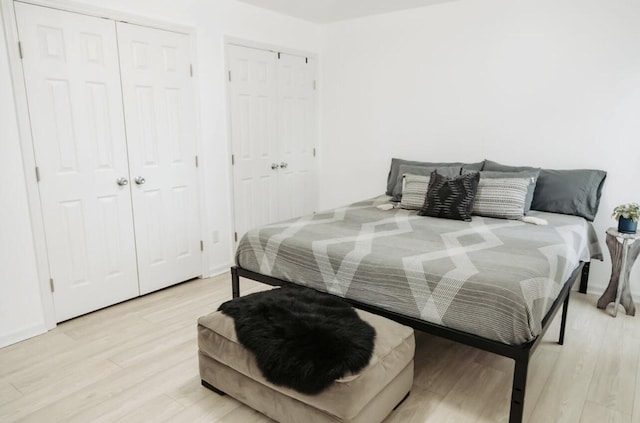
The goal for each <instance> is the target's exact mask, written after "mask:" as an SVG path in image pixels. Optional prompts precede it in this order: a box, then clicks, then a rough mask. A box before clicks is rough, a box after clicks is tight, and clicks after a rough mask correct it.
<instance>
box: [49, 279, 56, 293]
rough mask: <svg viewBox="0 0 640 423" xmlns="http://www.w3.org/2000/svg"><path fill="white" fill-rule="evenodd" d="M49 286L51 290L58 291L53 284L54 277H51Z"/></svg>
mask: <svg viewBox="0 0 640 423" xmlns="http://www.w3.org/2000/svg"><path fill="white" fill-rule="evenodd" d="M49 288H50V289H51V292H56V286H55V285H54V284H53V278H51V279H49Z"/></svg>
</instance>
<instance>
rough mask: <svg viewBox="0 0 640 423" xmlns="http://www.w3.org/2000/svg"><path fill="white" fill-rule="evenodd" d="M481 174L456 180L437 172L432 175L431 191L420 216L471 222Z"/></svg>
mask: <svg viewBox="0 0 640 423" xmlns="http://www.w3.org/2000/svg"><path fill="white" fill-rule="evenodd" d="M479 180H480V174H479V173H478V172H475V173H467V174H466V175H462V176H458V177H456V178H447V177H446V176H442V175H440V174H439V173H438V172H437V171H434V172H433V173H432V174H431V178H430V180H429V189H428V190H427V196H426V197H425V199H424V205H423V206H422V208H421V209H420V211H418V214H419V215H420V216H431V217H444V218H445V219H455V220H464V221H466V222H469V221H471V210H472V209H473V202H474V200H475V198H476V191H477V190H478V181H479Z"/></svg>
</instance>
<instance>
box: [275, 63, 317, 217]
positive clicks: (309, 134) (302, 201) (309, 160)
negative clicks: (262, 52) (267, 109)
mask: <svg viewBox="0 0 640 423" xmlns="http://www.w3.org/2000/svg"><path fill="white" fill-rule="evenodd" d="M310 60H311V59H308V58H306V57H302V56H294V55H290V54H285V53H280V58H279V60H278V62H277V63H278V146H279V148H278V151H279V154H278V155H279V158H280V170H279V173H280V175H279V179H278V181H279V184H280V187H279V201H278V204H279V205H280V216H279V218H280V219H290V218H292V217H296V216H302V215H305V214H309V213H311V212H313V211H315V210H316V197H317V187H316V181H317V179H316V166H315V157H314V147H315V141H316V113H315V86H314V84H315V82H314V81H315V72H314V70H315V66H314V64H313V63H310Z"/></svg>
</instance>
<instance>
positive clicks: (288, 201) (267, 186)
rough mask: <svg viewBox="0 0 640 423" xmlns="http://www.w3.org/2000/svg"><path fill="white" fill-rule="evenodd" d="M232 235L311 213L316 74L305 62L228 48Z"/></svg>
mask: <svg viewBox="0 0 640 423" xmlns="http://www.w3.org/2000/svg"><path fill="white" fill-rule="evenodd" d="M227 61H228V67H229V106H230V120H231V144H232V152H233V188H234V214H235V231H236V233H237V235H238V238H239V237H241V236H242V235H243V234H244V233H245V232H246V231H247V230H249V229H251V228H254V227H256V226H259V225H262V224H267V223H273V222H275V221H278V220H283V219H289V218H291V217H296V216H301V215H304V214H309V213H312V212H313V211H315V207H316V196H317V188H316V171H315V168H316V164H315V157H314V147H315V140H316V125H315V123H316V112H315V110H316V109H315V89H314V88H315V87H314V79H315V71H314V64H313V63H311V61H310V60H309V59H307V58H305V57H302V56H294V55H288V54H283V53H276V52H273V51H267V50H261V49H255V48H249V47H244V46H237V45H228V46H227Z"/></svg>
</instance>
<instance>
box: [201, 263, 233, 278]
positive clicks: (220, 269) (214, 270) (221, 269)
mask: <svg viewBox="0 0 640 423" xmlns="http://www.w3.org/2000/svg"><path fill="white" fill-rule="evenodd" d="M230 268H231V264H230V263H222V264H216V265H213V266H211V267H210V268H209V271H208V272H207V274H206V275H203V277H205V278H211V277H213V276H218V275H221V274H223V273H225V272H228V271H229V269H230Z"/></svg>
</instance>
